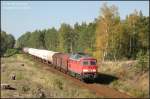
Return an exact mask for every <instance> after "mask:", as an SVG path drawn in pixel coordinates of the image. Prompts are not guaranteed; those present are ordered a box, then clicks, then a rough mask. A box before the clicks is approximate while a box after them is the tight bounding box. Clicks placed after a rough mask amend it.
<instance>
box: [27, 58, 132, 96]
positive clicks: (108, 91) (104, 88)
mask: <svg viewBox="0 0 150 99" xmlns="http://www.w3.org/2000/svg"><path fill="white" fill-rule="evenodd" d="M28 57H30V56H28ZM32 60H33V61H35V62H38V63H39V64H41V65H42V66H41V67H42V68H43V69H45V70H48V71H50V72H52V73H55V74H58V75H62V76H64V77H65V78H66V79H68V80H72V81H73V83H74V84H76V85H78V86H80V87H82V88H86V89H89V90H91V91H93V92H95V93H96V95H97V96H104V97H106V98H132V97H131V96H129V95H127V94H125V93H122V92H120V91H118V90H116V89H113V88H110V87H108V85H105V84H99V83H96V82H94V83H85V82H82V81H80V80H79V79H76V78H74V77H72V76H70V75H68V74H65V73H63V72H62V71H59V70H57V69H55V68H53V65H51V64H46V63H43V62H41V61H39V60H36V59H34V58H33V57H32ZM99 80H100V79H99ZM103 80H104V79H103Z"/></svg>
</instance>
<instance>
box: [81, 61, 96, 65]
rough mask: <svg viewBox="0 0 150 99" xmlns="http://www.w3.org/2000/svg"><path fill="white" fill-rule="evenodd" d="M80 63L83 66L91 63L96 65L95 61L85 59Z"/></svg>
mask: <svg viewBox="0 0 150 99" xmlns="http://www.w3.org/2000/svg"><path fill="white" fill-rule="evenodd" d="M82 65H83V66H93V65H96V61H93V60H92V61H91V60H86V61H83V62H82Z"/></svg>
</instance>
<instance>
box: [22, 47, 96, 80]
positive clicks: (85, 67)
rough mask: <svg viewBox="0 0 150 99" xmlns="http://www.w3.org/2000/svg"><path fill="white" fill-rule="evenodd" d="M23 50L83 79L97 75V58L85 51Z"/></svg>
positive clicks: (89, 78)
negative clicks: (70, 52)
mask: <svg viewBox="0 0 150 99" xmlns="http://www.w3.org/2000/svg"><path fill="white" fill-rule="evenodd" d="M23 52H24V53H27V54H29V55H31V56H33V57H34V58H36V59H40V60H41V61H42V62H44V63H47V64H52V66H54V68H56V69H58V70H60V71H62V72H64V73H67V74H69V75H71V76H74V77H76V78H78V79H80V80H82V81H84V80H94V79H95V78H96V77H97V69H98V68H97V60H96V59H94V58H92V57H89V56H88V55H86V54H84V53H74V54H67V53H61V52H54V51H49V50H43V49H34V48H23Z"/></svg>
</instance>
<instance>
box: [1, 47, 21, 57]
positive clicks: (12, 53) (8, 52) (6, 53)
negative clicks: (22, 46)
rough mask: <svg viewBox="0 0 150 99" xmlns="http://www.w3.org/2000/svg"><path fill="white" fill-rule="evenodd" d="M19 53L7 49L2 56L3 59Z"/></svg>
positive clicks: (15, 50)
mask: <svg viewBox="0 0 150 99" xmlns="http://www.w3.org/2000/svg"><path fill="white" fill-rule="evenodd" d="M18 52H19V51H18V50H17V49H7V50H6V52H5V54H4V56H5V57H9V56H12V55H14V54H16V53H18Z"/></svg>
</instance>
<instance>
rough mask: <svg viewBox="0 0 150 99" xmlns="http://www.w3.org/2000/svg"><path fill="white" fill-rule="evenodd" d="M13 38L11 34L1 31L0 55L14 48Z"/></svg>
mask: <svg viewBox="0 0 150 99" xmlns="http://www.w3.org/2000/svg"><path fill="white" fill-rule="evenodd" d="M14 45H15V38H14V36H13V35H11V34H7V33H6V32H5V31H1V48H0V55H1V56H3V55H4V53H6V51H8V50H9V49H12V48H14Z"/></svg>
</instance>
